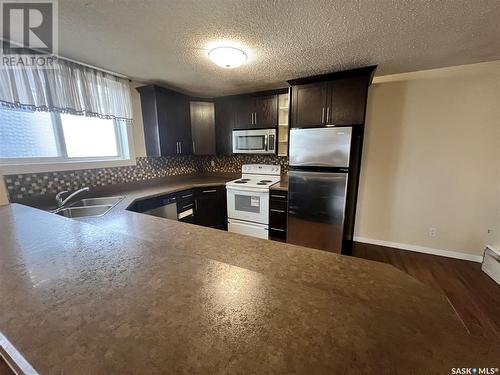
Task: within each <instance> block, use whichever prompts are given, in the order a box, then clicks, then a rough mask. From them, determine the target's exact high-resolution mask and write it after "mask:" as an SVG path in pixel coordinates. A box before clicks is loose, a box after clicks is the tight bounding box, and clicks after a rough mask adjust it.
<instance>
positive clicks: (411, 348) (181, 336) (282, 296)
mask: <svg viewBox="0 0 500 375" xmlns="http://www.w3.org/2000/svg"><path fill="white" fill-rule="evenodd" d="M226 180H227V179H224V178H217V177H199V178H196V177H195V178H191V179H184V180H178V181H175V180H172V181H170V182H165V183H163V184H159V185H156V186H150V187H143V188H139V189H137V190H135V191H130V192H127V193H126V194H125V195H126V197H125V198H124V199H123V200H122V201H121V202H120V203H119V204H118V205H117V206H115V207H114V208H113V209H112V210H111V211H110V212H109V213H108V214H106V215H104V216H102V217H99V218H87V219H85V220H73V219H67V218H63V217H60V216H57V215H54V214H51V213H48V212H45V211H41V210H38V209H35V208H31V207H27V206H23V205H19V204H11V205H8V206H4V207H0V228H1V232H0V299H1V305H2V309H1V311H0V332H1V333H3V335H4V336H5V337H6V338H7V339H8V340H9V341H10V343H12V345H13V346H14V347H15V348H16V349H17V351H18V352H19V353H20V354H21V355H22V356H23V357H24V359H26V360H27V361H28V362H29V363H30V364H31V365H32V366H33V368H34V369H35V370H36V371H38V372H39V373H40V374H53V373H65V374H82V373H90V374H124V373H128V374H143V373H149V374H162V373H203V374H208V373H211V374H212V373H228V374H229V373H231V374H235V373H241V374H253V373H255V374H257V373H259V374H260V373H283V374H284V373H308V374H309V373H328V374H337V373H338V374H350V373H353V374H359V373H364V374H366V373H373V374H380V373H388V372H390V373H405V374H406V373H409V372H411V371H414V372H416V373H418V372H422V373H436V374H437V373H450V371H451V368H453V367H472V366H478V365H480V366H485V367H498V365H499V363H498V358H499V357H498V353H499V352H500V347H499V346H498V345H497V344H495V343H491V342H489V341H487V340H486V339H483V338H480V337H475V336H470V335H468V334H467V332H466V331H465V328H464V326H463V325H462V324H461V322H460V320H459V319H458V317H457V315H456V314H455V312H454V311H453V308H452V307H451V306H450V305H449V303H448V301H447V300H446V298H445V296H444V295H441V294H439V293H436V292H435V291H433V290H431V289H430V288H427V287H425V286H424V285H422V284H421V283H419V282H418V281H416V280H415V279H413V278H411V277H409V276H408V275H406V274H404V273H402V272H400V271H399V270H397V269H395V268H394V267H392V266H390V265H386V264H382V263H376V262H371V261H366V260H362V259H357V258H352V257H347V256H340V255H336V254H331V253H327V252H324V251H319V250H313V249H308V248H303V247H299V246H294V245H288V244H282V243H279V242H273V241H266V240H261V239H257V238H252V237H246V236H241V235H238V234H233V233H227V232H224V231H220V230H215V229H210V228H204V227H199V226H196V225H192V224H186V223H181V222H177V221H172V220H167V219H163V218H157V217H152V216H148V215H143V214H139V213H135V212H130V211H127V210H126V208H127V207H128V206H129V205H130V204H131V203H132V202H133V201H134V200H136V199H138V198H142V197H149V196H153V195H157V194H163V193H166V192H171V191H179V190H183V189H186V188H190V187H192V186H198V185H200V186H206V185H208V184H223V183H224V182H225V181H226ZM0 353H1V354H2V355H5V353H4V351H0ZM7 360H9V358H7Z"/></svg>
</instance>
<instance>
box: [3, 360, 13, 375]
mask: <svg viewBox="0 0 500 375" xmlns="http://www.w3.org/2000/svg"><path fill="white" fill-rule="evenodd" d="M0 375H14V373H13V372H12V371H11V369H10V368H9V366H8V365H7V363H5V361H4V360H3V358H2V357H0Z"/></svg>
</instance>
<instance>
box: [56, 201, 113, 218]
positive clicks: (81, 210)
mask: <svg viewBox="0 0 500 375" xmlns="http://www.w3.org/2000/svg"><path fill="white" fill-rule="evenodd" d="M111 207H113V205H112V204H105V205H101V206H87V207H68V208H63V209H62V210H60V211H58V212H56V213H57V214H58V215H61V216H65V217H70V218H74V217H92V216H102V215H104V214H105V213H106V212H108V211H109V210H110V209H111Z"/></svg>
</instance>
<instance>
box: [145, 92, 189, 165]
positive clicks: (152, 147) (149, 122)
mask: <svg viewBox="0 0 500 375" xmlns="http://www.w3.org/2000/svg"><path fill="white" fill-rule="evenodd" d="M137 91H139V93H140V95H141V106H142V119H143V122H144V140H145V143H146V154H147V156H166V155H189V154H191V153H192V151H193V150H192V140H191V123H190V113H189V112H190V108H189V97H188V96H186V95H184V94H181V93H178V92H175V91H172V90H168V89H165V88H163V87H159V86H155V85H149V86H142V87H138V88H137Z"/></svg>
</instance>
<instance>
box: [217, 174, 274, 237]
mask: <svg viewBox="0 0 500 375" xmlns="http://www.w3.org/2000/svg"><path fill="white" fill-rule="evenodd" d="M241 172H242V175H241V178H239V179H237V180H234V181H229V182H228V183H226V191H227V217H228V220H227V223H228V231H229V232H234V233H240V234H246V235H248V236H253V237H259V238H265V239H268V238H269V188H270V187H271V185H273V184H275V183H276V182H278V181H279V180H280V175H281V167H280V166H279V165H267V164H245V165H243V166H242V167H241Z"/></svg>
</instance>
